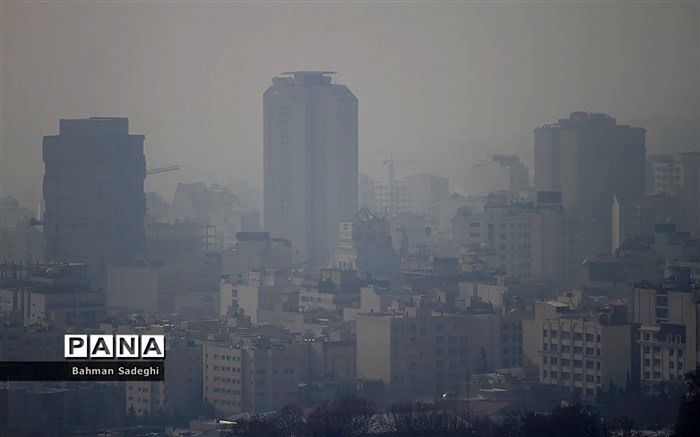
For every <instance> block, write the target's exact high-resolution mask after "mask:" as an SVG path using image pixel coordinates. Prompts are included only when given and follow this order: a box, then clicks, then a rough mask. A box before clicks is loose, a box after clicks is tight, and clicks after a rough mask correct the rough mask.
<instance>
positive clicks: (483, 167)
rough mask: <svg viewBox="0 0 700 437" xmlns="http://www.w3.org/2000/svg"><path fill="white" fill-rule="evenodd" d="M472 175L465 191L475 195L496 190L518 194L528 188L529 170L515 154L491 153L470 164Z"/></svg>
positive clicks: (483, 194)
mask: <svg viewBox="0 0 700 437" xmlns="http://www.w3.org/2000/svg"><path fill="white" fill-rule="evenodd" d="M472 177H473V180H472V183H471V187H469V189H468V190H467V192H471V193H472V194H475V195H477V196H485V195H487V194H489V193H492V192H496V191H501V192H503V191H508V192H511V193H514V194H518V193H520V192H524V191H528V190H529V189H530V170H529V169H528V168H527V167H526V166H525V164H523V163H522V162H521V161H520V158H519V157H518V156H516V155H491V156H489V158H488V159H485V160H482V161H479V162H477V163H476V164H474V165H473V166H472Z"/></svg>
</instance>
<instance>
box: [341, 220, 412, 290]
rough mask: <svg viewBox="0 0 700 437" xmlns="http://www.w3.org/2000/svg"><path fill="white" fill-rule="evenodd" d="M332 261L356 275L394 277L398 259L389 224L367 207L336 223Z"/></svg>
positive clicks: (398, 263)
mask: <svg viewBox="0 0 700 437" xmlns="http://www.w3.org/2000/svg"><path fill="white" fill-rule="evenodd" d="M333 264H334V265H335V266H336V267H338V268H340V269H350V270H357V275H358V276H359V277H360V278H373V279H389V280H391V279H397V277H398V275H399V274H400V272H401V259H400V258H399V256H398V255H397V254H396V252H395V251H394V245H393V243H392V239H391V223H390V222H389V220H387V219H386V218H385V217H380V216H378V215H377V214H375V213H374V212H372V211H371V210H369V209H368V208H360V210H359V211H358V212H357V213H356V214H355V215H354V216H353V217H352V218H351V219H350V220H348V221H343V222H341V223H340V238H339V241H338V249H337V250H336V253H335V256H334V261H333Z"/></svg>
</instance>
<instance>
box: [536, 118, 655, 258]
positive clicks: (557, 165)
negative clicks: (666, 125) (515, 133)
mask: <svg viewBox="0 0 700 437" xmlns="http://www.w3.org/2000/svg"><path fill="white" fill-rule="evenodd" d="M644 155H645V130H644V129H643V128H638V127H630V126H624V125H618V124H617V123H616V121H615V119H614V118H613V117H611V116H609V115H606V114H594V113H589V112H573V113H571V116H570V117H569V118H566V119H559V121H558V122H557V123H554V124H549V125H545V126H542V127H539V128H537V129H535V190H536V191H560V192H561V195H562V203H563V205H564V206H565V207H566V208H570V209H571V208H575V209H576V210H577V212H578V214H579V216H580V218H581V221H582V222H581V243H582V245H581V255H583V256H591V255H596V254H602V253H609V252H610V248H611V242H612V226H611V222H612V214H611V206H612V204H613V195H617V196H619V197H624V198H626V199H634V198H638V197H640V196H642V195H643V193H644V169H645V160H644Z"/></svg>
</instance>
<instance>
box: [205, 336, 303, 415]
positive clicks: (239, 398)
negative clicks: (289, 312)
mask: <svg viewBox="0 0 700 437" xmlns="http://www.w3.org/2000/svg"><path fill="white" fill-rule="evenodd" d="M203 371H204V399H205V400H206V401H207V402H208V403H210V404H211V405H213V407H214V409H215V411H216V413H217V414H224V415H233V414H238V413H242V412H247V413H251V414H256V413H262V412H266V411H272V410H274V409H279V408H282V407H285V406H288V405H292V404H294V403H295V401H296V399H297V394H298V387H299V384H300V383H303V382H307V381H308V379H309V344H308V343H299V342H291V343H290V342H281V341H275V340H270V339H262V340H256V341H253V342H250V341H230V342H208V343H206V344H205V345H204V367H203Z"/></svg>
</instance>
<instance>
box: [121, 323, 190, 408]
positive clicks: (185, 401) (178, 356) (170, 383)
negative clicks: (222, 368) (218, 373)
mask: <svg viewBox="0 0 700 437" xmlns="http://www.w3.org/2000/svg"><path fill="white" fill-rule="evenodd" d="M202 350H203V348H202V345H201V343H196V342H195V341H194V340H190V339H187V338H186V337H177V336H168V340H167V341H166V353H165V380H164V381H127V382H126V384H125V390H126V395H125V400H126V411H127V412H129V411H132V412H133V414H135V415H137V416H146V415H148V416H155V415H157V414H159V413H160V412H164V413H166V414H174V413H180V414H183V413H185V414H186V413H187V411H190V410H191V409H192V408H196V407H198V406H199V403H200V402H201V399H202V394H203V392H202V390H203V389H202V386H203V384H202V374H203V373H202V363H203V356H202Z"/></svg>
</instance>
